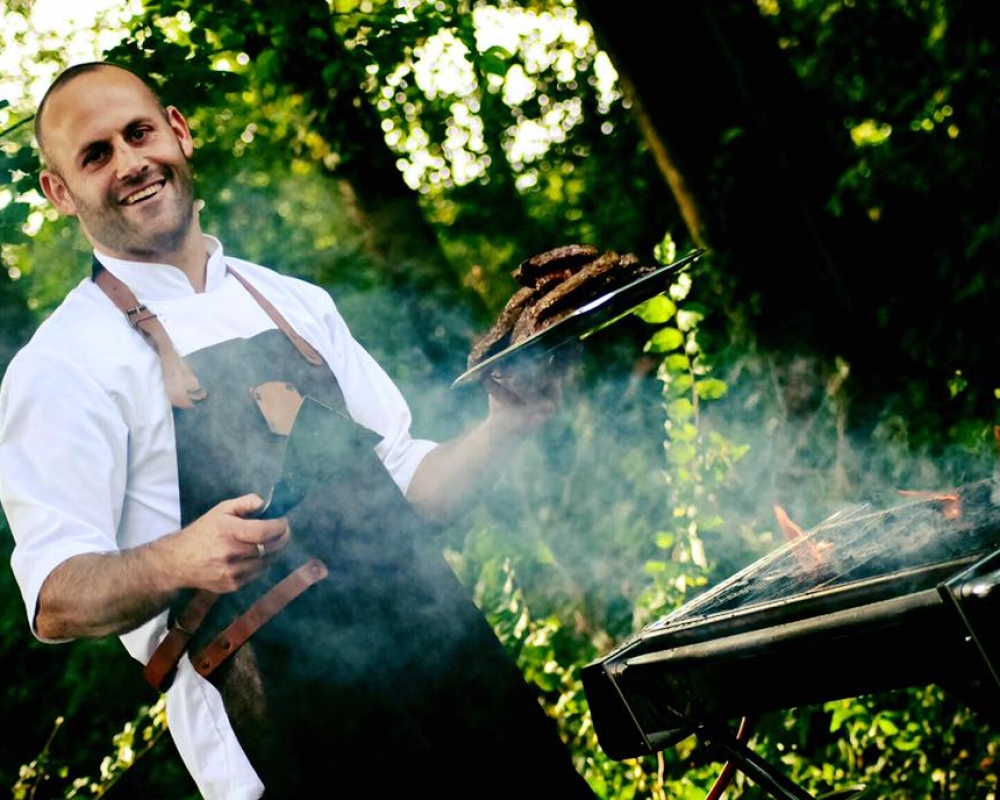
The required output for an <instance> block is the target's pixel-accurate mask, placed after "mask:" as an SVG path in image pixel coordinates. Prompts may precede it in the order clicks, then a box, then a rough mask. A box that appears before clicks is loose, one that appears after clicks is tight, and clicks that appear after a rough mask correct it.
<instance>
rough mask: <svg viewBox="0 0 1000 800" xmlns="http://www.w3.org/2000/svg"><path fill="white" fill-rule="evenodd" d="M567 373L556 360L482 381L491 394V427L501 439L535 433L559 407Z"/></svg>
mask: <svg viewBox="0 0 1000 800" xmlns="http://www.w3.org/2000/svg"><path fill="white" fill-rule="evenodd" d="M563 374H564V368H563V367H562V366H561V365H560V364H557V363H556V362H555V360H554V359H552V358H549V359H546V360H544V361H539V362H535V363H533V364H528V365H519V366H517V367H515V368H514V369H511V370H509V371H503V372H501V371H499V370H493V371H492V372H490V373H488V374H487V375H485V376H484V377H483V379H482V384H483V389H484V390H485V391H486V393H487V394H488V395H489V416H488V418H487V422H488V424H490V425H492V426H494V428H495V430H496V431H497V433H498V434H500V435H501V436H503V435H506V436H513V437H523V436H527V435H530V434H532V433H535V432H536V431H537V430H538V429H539V428H540V427H541V426H542V425H543V424H544V423H545V421H546V420H548V419H549V418H550V417H551V416H552V415H553V413H555V411H556V409H557V408H558V407H559V403H560V401H561V399H562V381H563Z"/></svg>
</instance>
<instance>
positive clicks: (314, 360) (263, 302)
mask: <svg viewBox="0 0 1000 800" xmlns="http://www.w3.org/2000/svg"><path fill="white" fill-rule="evenodd" d="M226 269H227V270H229V274H230V275H232V276H233V277H234V278H236V280H238V281H239V282H240V283H242V284H243V288H244V289H246V290H247V291H248V292H249V293H250V295H251V296H252V297H253V299H254V300H256V301H257V303H258V304H259V305H260V307H261V308H263V309H264V311H266V312H267V315H268V316H269V317H270V318H271V319H272V321H273V322H274V324H275V325H277V326H278V328H279V329H280V330H281V332H282V333H283V334H285V336H287V337H288V338H289V340H290V341H291V343H292V344H294V345H295V347H296V349H297V350H298V351H299V352H300V353H302V355H303V356H304V357H305V359H306V361H308V362H309V363H310V364H314V365H316V366H319V365H320V364H322V363H323V357H322V356H321V355H320V354H319V353H317V352H316V350H315V349H314V348H313V346H312V345H311V344H309V342H307V341H306V340H305V339H303V338H302V337H301V336H299V334H298V333H297V332H296V330H295V329H294V328H293V327H292V326H291V325H289V324H288V320H286V319H285V318H284V317H283V316H281V312H280V311H278V309H276V308H275V307H274V306H273V305H272V304H271V301H270V300H268V299H267V298H266V297H264V295H262V294H261V293H260V292H258V291H257V289H256V287H255V286H254V285H253V284H252V283H250V281H248V280H247V279H246V278H244V277H243V276H242V275H240V273H238V272H237V271H236V270H234V269H233V268H232V267H230V266H229V265H228V264H227V265H226Z"/></svg>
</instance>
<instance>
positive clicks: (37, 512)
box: [0, 236, 435, 800]
mask: <svg viewBox="0 0 1000 800" xmlns="http://www.w3.org/2000/svg"><path fill="white" fill-rule="evenodd" d="M205 242H206V248H207V249H208V250H209V252H210V256H209V259H208V267H207V277H206V284H205V291H204V292H203V293H200V294H199V293H195V291H194V290H193V289H192V287H191V284H190V283H189V282H188V280H187V278H186V277H185V275H184V273H183V272H181V271H180V270H179V269H177V268H176V267H173V266H169V265H165V264H144V263H133V262H125V261H121V260H119V259H115V258H111V257H108V256H105V255H103V254H101V253H100V252H98V253H96V255H97V257H98V259H99V260H100V262H101V263H102V264H103V265H104V267H105V268H107V269H108V270H109V271H110V272H112V273H113V274H114V275H116V276H117V277H118V278H120V279H121V280H122V281H123V282H124V283H125V284H127V285H128V286H129V287H130V288H131V289H132V291H133V293H134V294H135V295H136V297H137V298H138V299H139V301H140V302H142V303H145V304H146V306H148V307H149V309H150V310H151V311H153V312H154V313H156V314H157V316H158V317H159V318H160V321H161V322H162V323H163V325H164V327H165V328H166V330H167V333H168V334H169V336H170V338H171V339H172V340H173V342H174V345H175V347H176V348H177V350H178V352H179V353H180V354H181V355H182V356H183V355H186V354H187V353H190V352H192V351H195V350H200V349H202V348H205V347H208V346H210V345H213V344H217V343H220V342H224V341H228V340H231V339H235V338H249V337H251V336H254V335H256V334H258V333H260V332H262V331H265V330H268V329H272V328H274V327H275V325H274V323H273V321H272V320H271V318H270V317H269V316H268V315H267V314H266V313H265V312H264V311H263V309H261V308H260V306H259V305H258V304H257V302H256V301H255V300H254V299H253V298H252V297H251V296H250V294H249V293H248V292H247V291H246V289H245V288H244V287H243V286H242V285H241V284H240V283H239V282H238V281H237V280H236V279H235V278H234V277H232V275H230V274H228V273H227V270H226V264H227V263H228V264H230V265H231V266H232V268H233V269H235V270H236V271H237V272H239V273H240V274H241V275H242V276H243V277H244V278H246V279H247V280H248V281H250V283H252V284H253V285H254V286H255V287H256V288H257V289H258V290H259V291H260V292H261V293H262V294H263V295H264V296H265V297H267V298H268V299H269V300H270V301H271V302H272V303H273V304H274V305H275V306H277V307H278V308H279V309H280V311H281V313H282V315H283V316H285V318H286V319H287V320H288V322H289V323H290V324H291V326H292V327H293V328H294V329H295V330H296V331H297V332H298V333H299V334H300V335H301V336H303V337H304V338H305V339H306V340H307V341H308V342H309V343H310V344H312V345H313V346H314V347H315V348H316V349H317V350H318V351H319V352H320V354H321V355H322V356H323V358H324V359H325V360H326V362H327V364H329V365H330V367H331V369H332V370H333V372H334V374H335V375H336V377H337V381H338V383H339V384H340V388H341V390H342V391H343V394H344V399H345V401H346V403H347V409H348V411H349V413H350V414H351V416H352V417H353V418H354V419H355V420H356V421H357V422H359V423H360V424H362V425H364V426H365V427H367V428H369V429H371V430H373V431H375V432H377V433H378V434H380V435H381V436H382V437H383V438H382V440H381V441H380V442H379V444H378V445H376V447H375V451H376V453H377V454H378V456H379V457H380V458H381V459H382V461H383V463H384V464H385V466H386V468H387V470H388V471H389V473H390V474H391V476H392V478H393V480H394V481H395V482H396V484H397V485H398V486H399V488H400V490H401V491H403V492H405V491H406V488H407V486H408V485H409V482H410V479H411V478H412V477H413V473H414V471H415V470H416V468H417V465H418V464H419V463H420V461H421V459H422V458H423V457H424V456H425V455H426V454H427V453H428V452H429V451H430V450H431V449H432V448H433V447H434V446H435V443H434V442H431V441H429V440H422V439H415V438H413V437H412V436H411V434H410V423H411V416H410V410H409V408H408V406H407V404H406V402H405V400H404V398H403V397H402V395H401V393H400V392H399V390H398V388H397V387H396V386H395V384H393V382H392V381H391V380H390V378H389V377H388V376H387V375H386V373H385V372H384V371H383V370H382V369H381V367H379V365H378V364H377V363H376V362H375V361H374V359H373V358H372V357H371V356H370V355H369V354H368V353H367V352H366V351H365V349H364V348H363V347H362V346H361V345H360V344H359V343H358V342H357V341H356V340H355V339H354V338H353V337H352V335H351V333H350V331H349V330H348V328H347V325H346V323H345V321H344V319H343V318H342V317H341V315H340V313H339V312H338V311H337V308H336V306H335V304H334V302H333V300H332V299H331V297H330V296H329V295H328V294H327V293H326V292H325V291H324V290H322V289H320V288H319V287H317V286H314V285H312V284H309V283H307V282H305V281H302V280H298V279H295V278H291V277H288V276H283V275H280V274H278V273H277V272H274V271H273V270H270V269H268V268H266V267H262V266H259V265H257V264H251V263H249V262H246V261H241V260H239V259H234V258H231V257H229V256H225V255H224V253H223V248H222V245H221V244H220V243H219V241H218V240H217V239H214V238H212V237H209V236H206V237H205ZM0 502H2V504H3V509H4V512H5V513H6V515H7V520H8V522H9V524H10V528H11V531H12V533H13V535H14V540H15V548H14V552H13V555H12V558H11V565H12V567H13V571H14V575H15V577H16V579H17V582H18V585H19V587H20V590H21V594H22V596H23V598H24V604H25V609H26V611H27V615H28V621H29V625H31V626H32V630H33V631H34V625H33V620H34V618H35V610H36V606H37V602H38V593H39V590H40V588H41V586H42V583H43V581H44V580H45V578H46V576H47V575H48V574H49V573H50V572H51V571H52V569H53V568H55V567H56V566H58V565H59V564H60V563H61V562H63V561H65V560H66V559H67V558H69V557H71V556H74V555H77V554H80V553H91V552H108V551H114V550H119V549H126V548H133V547H137V546H139V545H142V544H145V543H147V542H150V541H152V540H154V539H156V538H158V537H160V536H163V535H164V534H167V533H170V532H172V531H175V530H177V529H178V528H179V527H180V498H179V495H178V479H177V453H176V444H175V440H174V425H173V413H172V410H171V406H170V402H169V400H168V398H167V394H166V390H165V388H164V383H163V376H162V372H161V368H160V362H159V359H158V357H157V355H156V353H155V351H154V350H153V348H152V347H151V346H150V345H149V344H148V343H147V342H146V341H145V340H144V339H143V337H142V336H141V335H140V334H139V333H138V332H137V331H136V330H134V329H132V328H131V326H130V325H129V324H128V322H127V320H126V319H125V316H124V315H123V314H122V313H121V311H119V310H118V309H117V308H116V307H115V306H114V305H113V304H112V302H111V301H110V300H109V299H108V297H107V296H106V295H105V294H104V292H103V291H101V289H99V288H98V287H97V285H96V284H94V283H93V282H92V281H91V280H90V279H89V278H88V279H87V280H84V281H82V282H81V283H80V284H79V285H78V286H76V287H75V288H74V289H73V290H72V291H71V292H70V293H69V294H68V295H67V296H66V298H65V300H64V301H63V302H62V304H61V305H60V306H59V307H58V308H57V309H56V310H55V311H54V312H53V314H52V315H51V316H50V317H49V318H48V319H46V320H45V322H43V323H42V325H41V326H40V327H39V329H38V331H37V332H36V333H35V335H34V336H33V337H32V339H31V341H30V342H29V343H28V344H27V346H25V347H24V348H23V349H22V350H21V351H20V352H19V353H18V354H17V355H16V356H15V357H14V359H13V360H12V362H11V364H10V366H9V368H8V370H7V372H6V374H5V376H4V379H3V383H2V385H0ZM166 619H167V613H166V612H163V613H162V614H160V615H159V616H157V617H155V618H154V619H151V620H149V621H148V622H146V623H145V624H144V625H142V626H140V627H139V628H137V629H136V630H134V631H131V632H129V633H126V634H124V635H123V636H121V640H122V643H123V644H124V645H125V647H126V649H127V650H128V652H129V653H130V654H131V655H132V656H133V657H134V658H136V659H137V660H138V661H140V662H142V663H143V664H145V663H146V662H147V661H148V660H149V658H150V656H151V655H152V653H153V650H154V649H155V648H156V645H157V644H158V642H159V641H160V639H161V638H162V637H163V635H164V634H165V632H166ZM36 636H37V633H36ZM167 719H168V723H169V726H170V732H171V735H172V736H173V738H174V741H175V742H176V745H177V749H178V751H179V752H180V755H181V758H182V759H183V760H184V763H185V765H186V766H187V768H188V770H189V771H190V773H191V775H192V777H193V778H194V780H195V783H196V784H197V786H198V788H199V790H200V791H201V793H202V795H203V796H204V797H205V798H207V799H208V800H253V799H254V798H257V797H259V796H260V795H261V793H262V791H263V786H262V784H261V782H260V780H259V779H258V777H257V774H256V772H255V771H254V770H253V768H252V766H251V765H250V762H249V761H248V759H247V757H246V755H245V754H244V752H243V750H242V748H241V747H240V745H239V743H238V741H237V740H236V736H235V734H234V733H233V730H232V728H231V726H230V724H229V721H228V719H227V717H226V713H225V710H224V708H223V704H222V698H221V697H220V695H219V693H218V691H217V690H216V689H215V687H214V686H213V685H212V684H211V683H210V682H208V681H207V680H205V679H204V678H202V677H201V676H200V675H198V674H197V673H196V672H195V671H194V669H193V667H192V666H191V663H190V661H189V660H188V659H187V658H183V659H182V660H181V663H180V665H179V668H178V672H177V675H176V678H175V679H174V682H173V684H172V685H171V687H170V689H169V690H168V691H167Z"/></svg>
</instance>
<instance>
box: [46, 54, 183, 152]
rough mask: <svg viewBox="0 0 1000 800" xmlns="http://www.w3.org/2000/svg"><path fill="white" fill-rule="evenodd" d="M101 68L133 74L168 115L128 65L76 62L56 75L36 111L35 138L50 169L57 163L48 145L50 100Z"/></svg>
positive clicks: (153, 94) (150, 90) (105, 62)
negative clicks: (84, 76) (46, 117)
mask: <svg viewBox="0 0 1000 800" xmlns="http://www.w3.org/2000/svg"><path fill="white" fill-rule="evenodd" d="M99 70H118V71H120V72H123V73H126V74H128V75H131V76H133V77H134V78H135V80H136V81H137V82H138V83H141V84H142V85H143V86H144V87H145V88H146V91H147V92H148V93H149V96H150V97H151V98H153V101H154V102H155V103H156V105H157V106H158V107H159V108H160V110H161V112H162V113H163V115H164V116H166V111H165V110H164V108H163V104H162V103H161V102H160V99H159V98H158V97H157V96H156V93H155V92H154V91H153V90H152V89H151V88H150V87H149V84H148V83H147V82H146V81H145V80H143V79H142V78H141V77H139V75H137V74H136V73H135V72H133V71H132V70H130V69H128V68H127V67H123V66H121V65H119V64H112V63H110V62H107V61H87V62H84V63H82V64H74V65H73V66H71V67H67V68H66V69H64V70H63V71H62V72H60V73H59V75H57V76H56V79H55V80H54V81H52V83H51V85H50V86H49V88H48V89H47V90H46V91H45V94H44V95H43V96H42V102H41V103H39V104H38V110H37V111H36V112H35V140H36V141H37V142H38V149H39V150H40V151H41V154H42V160H43V161H44V162H45V164H46V165H47V166H48V167H49V168H50V169H55V168H56V165H54V164H53V163H52V157H51V153H50V152H49V150H48V148H47V147H46V141H45V112H46V111H47V110H48V107H49V105H50V102H51V100H52V98H53V97H54V96H55V95H56V94H58V93H59V92H62V91H63V90H65V89H66V88H67V87H69V85H70V84H71V83H73V82H74V81H75V80H76V79H77V78H80V77H81V76H83V75H87V74H89V73H93V72H97V71H99Z"/></svg>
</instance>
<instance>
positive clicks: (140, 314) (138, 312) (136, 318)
mask: <svg viewBox="0 0 1000 800" xmlns="http://www.w3.org/2000/svg"><path fill="white" fill-rule="evenodd" d="M125 316H126V317H127V318H128V321H129V324H130V325H131V326H132V327H133V328H136V327H138V325H139V323H140V322H145V321H146V320H147V319H152V318H153V317H155V316H156V314H154V313H153V312H152V311H150V310H149V309H148V308H146V304H145V303H140V304H139V305H137V306H132V308H127V309H125Z"/></svg>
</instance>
